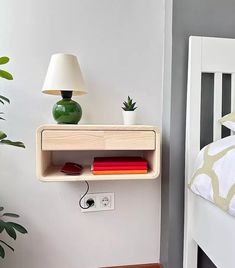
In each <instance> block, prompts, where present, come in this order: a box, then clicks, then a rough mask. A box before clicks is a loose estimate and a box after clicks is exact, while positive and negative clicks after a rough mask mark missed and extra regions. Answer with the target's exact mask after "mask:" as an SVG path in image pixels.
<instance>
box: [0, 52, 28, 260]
mask: <svg viewBox="0 0 235 268" xmlns="http://www.w3.org/2000/svg"><path fill="white" fill-rule="evenodd" d="M8 62H9V58H8V57H0V65H4V64H6V63H8ZM0 78H3V79H7V80H13V76H12V75H11V74H10V73H9V72H7V71H5V70H2V69H0ZM5 103H10V100H9V99H8V98H6V97H5V96H2V95H0V104H2V105H4V104H5ZM3 114H4V113H3V112H0V120H5V119H4V117H3ZM0 144H2V145H3V144H6V145H12V146H17V147H21V148H25V145H24V144H23V143H22V142H21V141H12V140H9V139H7V134H6V133H5V132H3V131H1V130H0ZM3 210H4V208H3V207H2V206H0V257H1V258H4V257H5V248H9V249H11V250H12V251H14V248H13V247H12V246H10V245H9V243H7V242H5V241H3V239H2V238H1V234H2V233H3V232H4V231H5V232H6V233H7V234H8V235H9V236H10V237H11V238H12V239H14V240H16V238H17V232H19V233H21V234H26V233H27V230H26V229H25V228H24V227H23V226H22V225H20V224H18V223H16V222H13V221H9V218H19V215H17V214H15V213H7V212H5V213H4V212H3Z"/></svg>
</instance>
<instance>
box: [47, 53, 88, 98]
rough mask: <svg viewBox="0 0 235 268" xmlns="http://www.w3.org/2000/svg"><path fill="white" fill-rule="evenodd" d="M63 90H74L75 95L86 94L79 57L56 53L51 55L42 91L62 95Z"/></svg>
mask: <svg viewBox="0 0 235 268" xmlns="http://www.w3.org/2000/svg"><path fill="white" fill-rule="evenodd" d="M61 91H73V95H83V94H86V93H87V92H86V90H85V88H84V81H83V77H82V73H81V70H80V66H79V63H78V60H77V57H76V56H74V55H69V54H54V55H52V57H51V60H50V63H49V67H48V70H47V74H46V78H45V81H44V85H43V88H42V92H43V93H46V94H52V95H60V94H61Z"/></svg>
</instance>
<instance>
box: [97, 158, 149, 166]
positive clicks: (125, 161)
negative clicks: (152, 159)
mask: <svg viewBox="0 0 235 268" xmlns="http://www.w3.org/2000/svg"><path fill="white" fill-rule="evenodd" d="M93 165H94V166H96V167H98V166H105V167H107V166H112V167H113V166H124V165H125V166H139V165H141V166H142V165H147V161H146V160H145V159H143V158H142V157H139V156H131V157H129V156H124V157H95V158H94V162H93Z"/></svg>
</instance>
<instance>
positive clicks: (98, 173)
mask: <svg viewBox="0 0 235 268" xmlns="http://www.w3.org/2000/svg"><path fill="white" fill-rule="evenodd" d="M92 173H93V175H114V174H120V175H121V174H122V175H125V174H147V173H148V171H147V170H100V171H94V170H93V171H92Z"/></svg>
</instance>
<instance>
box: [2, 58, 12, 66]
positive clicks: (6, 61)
mask: <svg viewBox="0 0 235 268" xmlns="http://www.w3.org/2000/svg"><path fill="white" fill-rule="evenodd" d="M9 60H10V59H9V58H8V57H1V58H0V64H1V65H2V64H6V63H8V62H9Z"/></svg>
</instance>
